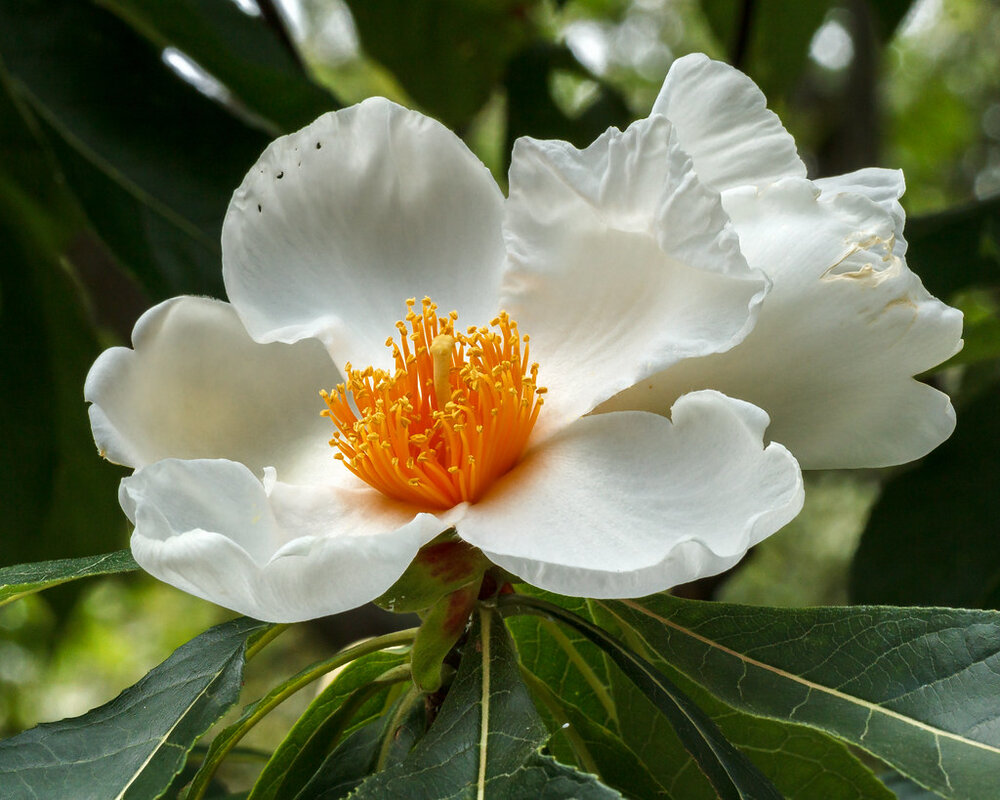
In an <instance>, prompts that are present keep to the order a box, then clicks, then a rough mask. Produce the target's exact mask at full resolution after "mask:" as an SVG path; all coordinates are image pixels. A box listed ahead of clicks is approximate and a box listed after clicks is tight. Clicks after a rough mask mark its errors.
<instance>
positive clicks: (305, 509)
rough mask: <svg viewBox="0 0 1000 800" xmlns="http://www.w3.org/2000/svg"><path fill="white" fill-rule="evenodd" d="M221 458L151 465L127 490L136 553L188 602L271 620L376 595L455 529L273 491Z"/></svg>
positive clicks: (328, 494)
mask: <svg viewBox="0 0 1000 800" xmlns="http://www.w3.org/2000/svg"><path fill="white" fill-rule="evenodd" d="M269 488H270V491H269V492H268V491H267V490H266V489H265V486H264V485H263V483H262V482H261V481H260V480H259V479H257V478H256V477H254V475H253V474H252V473H251V472H250V471H249V470H248V469H247V468H246V467H245V466H243V465H242V464H237V463H235V462H232V461H222V460H194V461H179V460H175V459H167V460H165V461H159V462H157V463H155V464H152V465H150V466H148V467H146V468H144V469H142V470H139V471H138V472H136V473H135V474H134V475H133V476H131V477H129V478H125V479H124V480H123V481H122V485H121V491H120V500H121V504H122V508H123V509H124V510H125V513H126V514H127V515H128V517H129V519H130V520H132V522H133V523H134V524H135V531H134V533H133V534H132V554H133V555H134V556H135V559H136V561H138V562H139V565H140V566H141V567H142V568H143V569H145V570H146V571H147V572H149V573H150V574H151V575H153V576H155V577H156V578H159V579H160V580H162V581H164V582H166V583H169V584H171V585H172V586H176V587H177V588H178V589H182V590H183V591H185V592H189V593H190V594H193V595H196V596H197V597H201V598H203V599H205V600H208V601H210V602H212V603H217V604H218V605H221V606H224V607H225V608H230V609H232V610H233V611H237V612H239V613H241V614H247V615H248V616H251V617H255V618H257V619H262V620H267V621H269V622H300V621H302V620H307V619H313V618H315V617H322V616H326V615H327V614H336V613H338V612H341V611H346V610H348V609H350V608H355V607H357V606H359V605H361V604H363V603H366V602H368V601H369V600H372V599H374V598H375V597H378V596H379V595H380V594H382V593H383V592H384V591H385V590H386V589H388V588H389V587H390V586H391V585H392V584H393V583H394V582H395V581H396V580H397V579H398V578H399V576H400V575H402V573H403V572H404V570H405V569H406V567H407V566H409V564H410V562H411V561H412V560H413V557H414V556H415V555H416V553H417V550H418V549H419V548H420V547H421V546H422V545H424V544H426V543H427V542H428V541H430V540H431V539H432V538H434V536H436V535H437V534H438V533H440V532H441V530H442V529H443V528H444V527H446V526H444V525H442V524H441V523H439V522H438V521H437V520H436V519H435V518H434V517H433V516H432V515H430V514H418V513H415V512H414V511H413V510H411V509H408V508H406V507H404V506H402V505H400V504H397V503H392V502H391V501H388V500H386V499H385V498H384V497H383V496H382V495H380V494H378V493H377V492H375V491H374V490H369V489H358V490H355V491H351V490H344V489H336V488H332V487H319V486H288V485H286V484H281V483H277V484H274V485H273V486H271V487H269Z"/></svg>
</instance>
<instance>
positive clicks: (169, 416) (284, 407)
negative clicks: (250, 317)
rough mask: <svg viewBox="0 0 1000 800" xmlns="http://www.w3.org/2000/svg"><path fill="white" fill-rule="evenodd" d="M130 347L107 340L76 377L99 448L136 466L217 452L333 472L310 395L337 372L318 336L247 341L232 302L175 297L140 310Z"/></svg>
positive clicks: (318, 405) (257, 466)
mask: <svg viewBox="0 0 1000 800" xmlns="http://www.w3.org/2000/svg"><path fill="white" fill-rule="evenodd" d="M132 341H133V346H134V349H129V348H127V347H113V348H111V349H109V350H106V351H105V352H103V353H102V354H101V355H100V357H99V358H98V359H97V361H96V362H94V366H93V367H91V369H90V373H89V374H88V375H87V382H86V384H85V386H84V397H85V398H86V399H87V400H88V401H89V402H90V403H92V405H91V406H90V421H91V427H92V428H93V431H94V438H95V440H96V441H97V446H98V448H99V449H100V450H101V451H102V453H103V454H104V455H105V457H107V458H108V459H110V460H111V461H114V462H115V463H118V464H125V465H127V466H130V467H136V468H138V467H142V466H145V465H147V464H151V463H153V462H154V461H158V460H160V459H163V458H227V459H231V460H233V461H239V462H241V463H243V464H246V465H247V466H248V467H249V468H250V469H252V470H253V471H255V472H258V473H259V472H260V471H261V470H262V469H263V468H264V467H265V466H273V467H275V468H276V469H277V471H278V476H279V478H280V479H281V480H284V481H306V482H316V481H324V480H327V479H329V476H330V475H333V474H335V473H336V472H340V471H343V468H342V467H341V466H340V465H339V464H337V463H336V461H334V459H333V451H332V449H331V448H330V446H329V444H328V442H329V439H330V436H331V435H332V432H333V425H332V424H331V423H330V421H329V420H327V419H324V418H321V417H320V416H319V413H320V410H321V409H323V408H324V407H325V406H324V404H323V400H322V398H321V397H320V396H319V391H320V390H321V389H324V388H326V389H329V388H330V387H331V386H332V385H333V384H334V383H336V382H337V381H338V380H339V377H338V373H337V370H336V369H335V368H334V366H333V363H332V362H331V361H330V357H329V355H328V354H327V353H326V351H325V350H324V348H323V347H322V345H321V344H320V343H319V342H317V341H303V342H299V343H297V344H294V345H285V344H267V345H262V344H258V343H256V342H254V341H253V340H252V339H250V337H249V336H248V335H247V333H246V331H245V330H244V328H243V326H242V325H241V324H240V321H239V319H238V318H237V316H236V313H235V312H234V311H233V308H232V306H230V305H229V304H228V303H223V302H220V301H218V300H209V299H207V298H201V297H176V298H173V299H171V300H167V301H165V302H163V303H160V304H159V305H157V306H154V307H153V308H151V309H150V310H149V311H147V312H146V313H145V314H143V315H142V317H140V319H139V321H138V322H137V323H136V325H135V329H134V330H133V332H132Z"/></svg>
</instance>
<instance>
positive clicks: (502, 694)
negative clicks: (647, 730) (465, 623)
mask: <svg viewBox="0 0 1000 800" xmlns="http://www.w3.org/2000/svg"><path fill="white" fill-rule="evenodd" d="M476 617H477V619H476V623H475V624H474V626H473V628H472V630H471V632H470V633H469V637H468V639H467V643H466V645H465V647H464V649H463V654H462V662H461V664H460V666H459V669H458V674H457V675H456V676H455V680H454V682H453V683H452V684H451V687H450V688H449V690H448V695H447V697H446V698H445V701H444V705H443V706H442V707H441V711H440V713H439V714H438V717H437V719H436V720H435V721H434V724H433V725H432V726H431V728H430V730H429V731H428V732H427V734H426V735H425V736H424V738H423V739H421V740H420V741H419V742H417V744H416V745H415V746H414V748H413V750H412V751H411V752H410V754H409V756H408V757H407V758H406V759H405V760H404V761H403V762H401V763H399V764H397V765H395V766H392V767H389V768H388V769H386V770H384V771H382V772H378V773H376V774H375V775H373V776H371V777H370V778H368V779H367V780H366V781H364V782H363V783H362V784H361V785H360V786H359V787H358V788H357V789H356V790H355V792H354V793H352V794H351V798H352V800H367V798H379V799H381V798H385V797H407V798H412V800H430V799H431V798H433V799H434V800H445V798H448V799H449V800H450V799H451V798H476V797H497V798H501V797H531V798H540V799H542V798H546V799H547V798H553V799H554V798H570V797H575V798H579V799H580V800H590V799H591V798H594V799H595V800H597V799H599V798H612V797H620V795H619V794H618V793H617V792H615V791H613V790H611V789H609V788H607V787H606V786H602V785H601V784H600V783H598V781H597V780H596V778H594V777H593V776H590V775H584V774H583V773H580V772H576V771H575V770H573V769H571V768H569V767H564V766H563V765H561V764H559V763H557V762H556V761H554V760H552V759H551V758H548V757H546V756H542V755H540V754H539V752H538V750H539V748H540V747H541V746H542V744H543V743H544V742H545V740H546V738H547V734H546V731H545V727H544V725H543V724H542V722H541V720H540V719H539V717H538V714H537V713H536V711H535V709H534V706H533V705H532V701H531V697H530V695H529V694H528V690H527V689H526V688H525V686H524V684H523V683H522V682H521V679H520V676H519V674H518V665H517V654H516V653H515V651H514V649H513V647H512V645H511V641H510V637H509V636H508V635H507V631H506V629H505V628H504V626H503V623H502V621H501V620H500V618H499V617H498V616H497V614H496V612H495V611H494V610H493V609H490V608H486V607H480V609H479V611H478V612H477V614H476Z"/></svg>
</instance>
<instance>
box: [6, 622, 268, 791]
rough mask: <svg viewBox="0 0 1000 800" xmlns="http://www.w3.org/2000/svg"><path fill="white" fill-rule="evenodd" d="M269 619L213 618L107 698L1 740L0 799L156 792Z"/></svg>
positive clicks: (231, 694) (225, 697)
mask: <svg viewBox="0 0 1000 800" xmlns="http://www.w3.org/2000/svg"><path fill="white" fill-rule="evenodd" d="M268 627H269V626H268V625H267V624H266V623H263V622H258V621H257V620H252V619H247V618H241V619H236V620H233V621H232V622H226V623H224V624H222V625H217V626H216V627H214V628H212V629H211V630H209V631H206V632H205V633H203V634H201V636H198V637H197V638H195V639H192V640H191V641H190V642H188V643H187V644H185V645H183V646H182V647H180V648H179V649H178V650H177V651H176V652H174V654H173V655H171V656H170V657H169V658H168V659H167V660H166V661H164V662H163V663H162V664H160V666H158V667H156V668H155V669H153V670H152V671H151V672H150V673H149V674H147V675H146V676H145V677H144V678H143V679H142V680H140V681H139V682H138V683H137V684H135V686H133V687H131V688H130V689H126V690H125V691H124V692H122V694H120V695H119V696H118V697H117V698H116V699H114V700H112V701H111V702H110V703H108V704H106V705H103V706H101V707H100V708H96V709H94V710H93V711H90V712H88V713H87V714H84V715H83V716H82V717H76V718H74V719H67V720H63V721H61V722H52V723H46V724H44V725H39V726H38V727H37V728H32V729H31V730H28V731H25V732H24V733H21V734H18V735H17V736H14V737H11V738H10V739H7V740H5V741H3V742H0V784H2V785H3V786H4V799H5V800H21V798H24V800H37V799H38V798H39V797H59V798H63V797H65V798H73V800H89V798H93V800H109V798H123V799H130V798H135V800H146V798H151V797H157V796H158V795H159V794H160V793H162V792H163V791H164V790H165V789H166V788H167V787H168V786H169V785H170V783H171V780H172V779H173V777H174V775H176V774H177V773H178V772H179V771H180V770H181V768H182V767H183V766H184V761H185V759H186V758H187V754H188V752H189V751H190V749H191V747H192V745H193V744H194V742H195V740H196V739H197V738H198V737H199V736H201V735H202V734H203V733H204V732H205V731H206V730H207V729H208V728H209V726H210V725H211V724H212V723H213V722H215V721H216V720H217V719H218V718H219V717H220V716H222V714H224V713H225V711H226V710H227V709H228V708H229V707H230V706H231V705H232V704H233V703H234V702H235V701H236V699H237V697H238V696H239V691H240V686H241V683H242V678H243V654H244V649H245V647H246V644H247V640H248V638H250V637H251V636H253V635H254V634H257V633H260V632H262V631H264V630H266V629H267V628H268Z"/></svg>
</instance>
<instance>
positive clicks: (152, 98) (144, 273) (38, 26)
mask: <svg viewBox="0 0 1000 800" xmlns="http://www.w3.org/2000/svg"><path fill="white" fill-rule="evenodd" d="M0 57H2V58H3V61H4V63H5V65H6V68H7V70H8V71H9V73H10V75H11V76H12V77H13V78H14V80H15V82H16V85H17V88H18V89H19V90H20V93H21V94H23V96H24V97H25V98H27V100H28V102H29V103H30V105H31V108H32V110H33V111H34V112H35V113H36V114H37V115H38V117H39V119H40V120H41V121H42V123H43V129H44V131H45V133H46V136H47V139H48V141H49V143H50V145H51V147H52V150H53V152H54V154H55V155H56V157H57V159H58V161H59V165H60V167H61V169H62V171H63V173H64V176H65V178H66V181H67V182H68V184H69V186H70V188H71V189H72V190H73V192H74V193H75V194H76V196H77V197H78V198H79V200H80V202H81V204H82V206H83V208H84V210H85V211H86V213H87V215H88V217H89V219H90V221H91V222H92V223H93V225H94V227H95V229H96V230H97V232H98V233H99V234H100V236H101V237H102V238H103V239H104V241H105V242H106V243H107V244H108V246H109V247H110V248H111V250H112V251H113V252H114V254H115V255H116V257H117V258H118V259H119V260H120V261H121V262H122V263H123V264H124V265H126V266H127V267H128V268H129V269H130V270H131V271H132V272H133V274H135V275H136V276H137V277H138V278H139V279H140V280H141V282H142V283H143V285H144V286H145V288H146V289H147V290H148V291H149V293H150V295H151V296H152V297H153V298H154V299H161V298H164V297H167V296H169V295H172V294H179V293H184V292H188V293H193V294H211V295H215V296H222V282H221V274H220V273H221V271H220V269H219V257H220V245H219V236H220V230H221V223H222V217H223V215H224V213H225V210H226V207H227V205H228V202H229V197H230V195H231V194H232V191H233V189H234V188H235V187H236V186H238V185H239V183H240V181H241V180H242V178H243V175H244V174H245V172H246V170H247V169H248V168H249V167H250V165H252V164H253V163H254V161H255V160H256V158H257V156H258V155H259V153H260V152H261V150H263V148H264V146H265V144H266V143H267V138H268V137H266V136H264V135H262V134H261V133H260V132H259V131H256V130H253V129H251V128H250V127H248V126H247V125H245V124H243V123H242V122H241V121H239V120H237V119H236V118H234V117H233V116H231V115H230V114H229V113H227V112H226V111H225V110H224V109H223V108H222V107H220V106H219V105H218V104H217V103H215V102H213V101H212V100H210V99H208V98H207V97H205V96H203V95H201V94H200V93H199V92H198V91H197V90H195V89H194V88H193V87H191V86H189V85H186V84H185V83H184V82H183V81H182V80H181V79H180V78H179V77H177V76H176V75H175V74H173V72H172V71H171V70H170V68H169V67H168V66H167V65H166V64H165V63H164V62H163V60H162V58H161V53H160V52H159V51H158V50H157V49H156V48H155V47H152V46H151V45H150V44H149V43H148V42H146V41H145V40H143V39H141V38H139V37H138V36H137V35H136V34H135V32H134V31H133V30H132V29H131V28H129V27H128V26H127V25H126V24H125V23H124V22H122V21H121V20H119V19H117V18H116V17H115V16H114V15H112V14H111V13H110V12H107V11H104V10H102V9H99V8H96V7H95V6H93V5H91V4H90V3H82V2H79V1H78V0H51V2H50V1H49V0H45V1H43V0H10V1H9V2H5V3H2V4H0Z"/></svg>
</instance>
